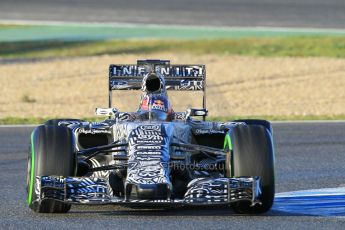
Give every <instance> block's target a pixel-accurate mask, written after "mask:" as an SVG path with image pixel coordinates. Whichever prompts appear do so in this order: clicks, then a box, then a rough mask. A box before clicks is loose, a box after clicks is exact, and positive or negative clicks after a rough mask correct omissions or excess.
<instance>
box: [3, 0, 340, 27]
mask: <svg viewBox="0 0 345 230" xmlns="http://www.w3.org/2000/svg"><path fill="white" fill-rule="evenodd" d="M344 12H345V1H344V0H326V1H325V0H260V1H257V0H212V1H211V0H173V1H172V0H140V1H136V0H97V1H95V0H1V1H0V20H41V21H66V22H110V23H143V24H166V25H169V24H177V25H199V26H205V25H209V26H243V27H255V26H265V27H266V26H267V27H307V28H339V29H344V28H345V13H344Z"/></svg>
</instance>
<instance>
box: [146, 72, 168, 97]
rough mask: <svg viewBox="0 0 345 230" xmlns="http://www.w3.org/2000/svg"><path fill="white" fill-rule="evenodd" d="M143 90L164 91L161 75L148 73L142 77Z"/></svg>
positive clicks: (151, 91)
mask: <svg viewBox="0 0 345 230" xmlns="http://www.w3.org/2000/svg"><path fill="white" fill-rule="evenodd" d="M142 88H143V90H144V91H145V92H147V93H160V92H163V91H164V88H165V84H164V79H163V77H162V76H158V75H157V74H155V73H149V74H148V75H147V76H146V77H144V79H143V86H142Z"/></svg>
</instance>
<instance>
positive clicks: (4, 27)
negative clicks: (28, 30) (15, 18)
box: [0, 24, 28, 30]
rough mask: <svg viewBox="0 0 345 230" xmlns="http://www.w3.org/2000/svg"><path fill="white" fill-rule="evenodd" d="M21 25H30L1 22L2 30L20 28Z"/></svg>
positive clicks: (0, 27)
mask: <svg viewBox="0 0 345 230" xmlns="http://www.w3.org/2000/svg"><path fill="white" fill-rule="evenodd" d="M19 27H22V28H24V27H28V26H26V25H15V24H13V25H11V24H0V30H1V29H12V28H19Z"/></svg>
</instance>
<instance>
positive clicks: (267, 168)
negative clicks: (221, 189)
mask: <svg viewBox="0 0 345 230" xmlns="http://www.w3.org/2000/svg"><path fill="white" fill-rule="evenodd" d="M230 137H231V142H232V146H231V147H232V157H231V158H230V161H231V162H229V163H230V164H231V171H232V172H231V176H232V177H253V176H259V177H260V178H261V192H262V193H261V196H260V197H259V200H260V201H261V202H262V205H259V204H257V205H255V206H253V207H251V206H250V204H251V203H250V202H246V201H239V202H236V203H233V204H232V205H231V206H232V208H233V209H234V211H235V212H236V213H243V214H259V213H264V212H267V211H268V210H269V209H270V208H271V207H272V205H273V201H274V193H275V187H274V150H273V141H272V140H273V139H272V136H271V132H270V131H269V130H268V129H267V128H265V127H264V126H262V125H239V126H237V127H235V128H234V129H233V130H232V132H231V135H230Z"/></svg>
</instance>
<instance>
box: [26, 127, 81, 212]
mask: <svg viewBox="0 0 345 230" xmlns="http://www.w3.org/2000/svg"><path fill="white" fill-rule="evenodd" d="M53 175H54V176H63V177H67V176H75V175H76V153H75V150H74V137H73V133H72V131H71V130H70V129H69V128H67V127H63V126H47V125H41V126H38V127H37V128H36V129H35V130H34V131H33V132H32V134H31V148H30V151H29V154H28V169H27V192H28V199H27V203H28V205H29V207H30V208H31V209H32V210H33V211H35V212H40V213H65V212H68V211H69V210H70V208H71V205H70V204H66V203H63V202H61V201H56V200H49V199H47V200H43V201H42V202H39V201H38V198H39V197H38V194H37V191H36V189H35V187H36V179H35V178H36V176H53Z"/></svg>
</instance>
